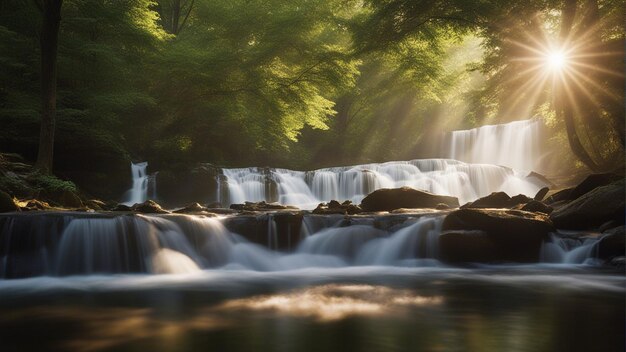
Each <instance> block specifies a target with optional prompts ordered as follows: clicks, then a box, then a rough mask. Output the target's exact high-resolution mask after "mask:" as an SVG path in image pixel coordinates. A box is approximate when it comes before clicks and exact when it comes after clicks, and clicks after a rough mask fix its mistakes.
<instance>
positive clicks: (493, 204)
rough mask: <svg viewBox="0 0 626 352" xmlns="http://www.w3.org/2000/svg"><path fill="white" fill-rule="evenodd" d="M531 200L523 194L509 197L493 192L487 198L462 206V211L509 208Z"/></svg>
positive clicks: (502, 193)
mask: <svg viewBox="0 0 626 352" xmlns="http://www.w3.org/2000/svg"><path fill="white" fill-rule="evenodd" d="M531 200H532V199H530V198H528V197H526V196H525V195H523V194H518V195H516V196H514V197H509V195H508V194H506V193H504V192H493V193H491V194H490V195H488V196H485V197H482V198H479V199H477V200H475V201H473V202H471V203H468V204H465V205H463V206H462V207H461V208H462V209H467V208H471V209H486V208H511V207H514V206H516V205H518V204H524V203H528V202H529V201H531Z"/></svg>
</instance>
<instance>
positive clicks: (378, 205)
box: [361, 187, 459, 211]
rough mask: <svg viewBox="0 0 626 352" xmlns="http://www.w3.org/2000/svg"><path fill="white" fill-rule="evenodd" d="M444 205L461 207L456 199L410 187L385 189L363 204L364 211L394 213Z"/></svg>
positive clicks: (375, 192)
mask: <svg viewBox="0 0 626 352" xmlns="http://www.w3.org/2000/svg"><path fill="white" fill-rule="evenodd" d="M440 203H443V204H446V205H448V206H449V207H452V208H458V207H459V200H458V199H457V198H456V197H450V196H442V195H437V194H432V193H430V192H425V191H419V190H416V189H413V188H410V187H401V188H383V189H379V190H376V191H374V192H372V193H370V194H368V195H367V196H366V197H365V198H364V199H363V201H362V202H361V209H363V211H392V210H394V209H400V208H435V207H437V205H438V204H440Z"/></svg>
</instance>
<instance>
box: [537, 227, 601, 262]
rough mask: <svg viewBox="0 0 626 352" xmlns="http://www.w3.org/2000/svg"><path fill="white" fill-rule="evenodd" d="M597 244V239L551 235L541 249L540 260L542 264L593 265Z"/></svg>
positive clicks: (595, 259)
mask: <svg viewBox="0 0 626 352" xmlns="http://www.w3.org/2000/svg"><path fill="white" fill-rule="evenodd" d="M598 243H599V238H598V237H596V238H590V237H588V238H585V237H573V236H572V234H568V233H566V234H559V233H553V234H551V235H550V239H549V240H548V241H546V242H544V243H543V245H542V247H541V252H540V260H541V261H542V262H544V263H562V264H595V262H596V261H597V256H598Z"/></svg>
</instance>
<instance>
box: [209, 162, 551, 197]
mask: <svg viewBox="0 0 626 352" xmlns="http://www.w3.org/2000/svg"><path fill="white" fill-rule="evenodd" d="M223 172H224V175H225V176H226V179H227V182H228V190H229V192H228V194H226V195H224V194H222V195H221V199H220V202H221V203H222V204H224V205H228V204H234V203H242V202H244V201H255V202H257V201H261V200H265V201H271V200H272V199H277V200H278V202H279V203H281V204H288V205H295V206H297V207H299V208H301V209H313V208H315V206H317V205H318V204H319V203H320V202H328V201H330V200H333V199H334V200H339V201H344V200H350V201H352V202H353V203H356V204H358V203H360V202H361V201H362V200H363V198H364V197H365V196H366V195H367V194H369V193H371V192H373V191H375V190H377V189H381V188H396V187H402V186H408V187H413V188H416V189H421V190H425V191H429V192H432V193H435V194H441V195H449V196H455V197H458V198H459V201H460V202H461V204H463V203H466V202H469V201H473V200H475V199H477V198H480V197H483V196H486V195H488V194H490V193H491V192H496V191H504V192H507V193H508V194H511V195H517V194H525V195H527V196H530V197H532V196H534V195H535V193H536V192H537V191H538V190H539V189H541V188H542V187H543V186H545V184H543V183H542V182H541V181H539V180H537V179H534V178H526V177H525V174H522V173H519V172H516V171H515V170H512V169H509V168H506V167H501V166H496V165H486V164H466V163H463V162H460V161H456V160H448V159H419V160H411V161H392V162H387V163H381V164H366V165H355V166H346V167H334V168H328V169H319V170H314V171H307V172H303V171H293V170H287V169H263V168H256V167H251V168H239V169H223ZM272 182H273V183H275V184H276V185H277V194H275V195H272V194H268V193H267V190H268V188H267V187H266V186H265V185H266V184H267V183H272Z"/></svg>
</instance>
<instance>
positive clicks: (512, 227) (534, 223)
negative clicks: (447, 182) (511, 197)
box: [439, 209, 554, 262]
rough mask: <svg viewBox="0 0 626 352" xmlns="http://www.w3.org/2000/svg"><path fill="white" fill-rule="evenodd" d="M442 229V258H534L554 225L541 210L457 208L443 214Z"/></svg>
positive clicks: (515, 260) (489, 259)
mask: <svg viewBox="0 0 626 352" xmlns="http://www.w3.org/2000/svg"><path fill="white" fill-rule="evenodd" d="M442 231H443V233H442V235H441V236H440V242H439V244H440V255H441V258H442V260H444V261H448V262H468V261H469V262H497V261H505V262H536V261H538V260H539V251H540V248H541V244H542V243H543V241H544V240H546V239H547V238H548V233H549V232H551V231H554V226H553V224H552V222H551V221H550V219H549V218H548V216H547V215H543V214H540V213H531V212H526V211H520V210H501V209H460V210H456V211H453V212H452V213H450V214H448V215H447V216H446V218H445V219H444V221H443V225H442ZM470 249H471V250H470Z"/></svg>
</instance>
